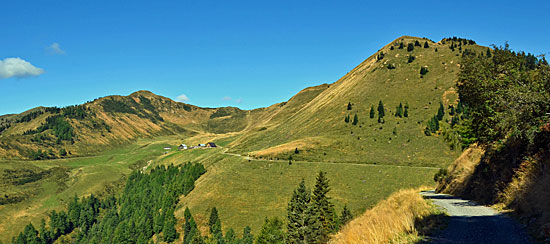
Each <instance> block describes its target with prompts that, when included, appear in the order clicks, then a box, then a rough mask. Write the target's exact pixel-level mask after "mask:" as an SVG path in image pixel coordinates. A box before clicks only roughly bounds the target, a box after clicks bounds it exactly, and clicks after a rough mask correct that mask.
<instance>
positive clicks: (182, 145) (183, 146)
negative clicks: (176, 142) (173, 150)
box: [178, 144, 187, 150]
mask: <svg viewBox="0 0 550 244" xmlns="http://www.w3.org/2000/svg"><path fill="white" fill-rule="evenodd" d="M178 149H179V150H187V145H185V144H181V145H180V146H179V147H178Z"/></svg>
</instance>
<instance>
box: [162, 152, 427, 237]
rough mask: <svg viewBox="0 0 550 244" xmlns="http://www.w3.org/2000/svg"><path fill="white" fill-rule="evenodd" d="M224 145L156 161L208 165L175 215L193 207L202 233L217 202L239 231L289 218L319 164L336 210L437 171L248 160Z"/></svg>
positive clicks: (361, 205)
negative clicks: (300, 188) (297, 191)
mask: <svg viewBox="0 0 550 244" xmlns="http://www.w3.org/2000/svg"><path fill="white" fill-rule="evenodd" d="M223 151H224V149H223V148H217V149H195V150H187V151H181V152H175V153H172V154H170V155H169V156H166V157H164V158H163V159H161V160H159V161H157V162H156V163H155V164H179V163H183V162H187V161H194V162H202V163H204V164H205V165H206V166H207V173H206V174H205V175H204V176H202V177H201V178H200V179H199V180H198V181H197V184H196V188H195V189H194V190H193V191H192V192H191V193H190V194H189V195H188V196H186V197H182V198H181V199H180V200H181V201H180V205H179V208H178V210H177V211H176V216H177V217H178V218H180V221H183V219H182V218H183V210H184V209H185V207H189V208H190V209H191V212H192V213H193V215H194V217H195V219H196V220H197V222H198V223H199V225H200V226H201V231H202V232H203V233H207V228H206V221H207V218H208V216H209V211H210V209H211V208H212V207H216V208H217V209H218V211H219V214H220V218H221V220H222V225H223V227H224V228H228V227H231V228H234V229H235V230H236V231H237V232H238V233H240V232H241V231H242V228H244V226H246V225H249V226H250V227H252V230H253V232H254V233H257V231H259V228H260V227H261V224H262V223H263V219H264V218H265V217H273V216H278V217H280V218H284V217H285V216H286V207H287V203H288V201H289V200H290V197H291V195H292V191H293V190H294V188H296V187H297V185H298V183H299V182H300V180H301V179H302V178H304V179H305V180H306V184H307V185H308V186H309V187H312V186H313V184H314V180H315V176H316V175H317V173H318V172H319V171H320V170H322V171H326V172H328V178H329V179H330V186H331V188H332V190H331V192H330V193H329V195H330V197H332V198H333V203H334V204H335V206H336V209H337V211H338V212H340V211H341V209H342V207H343V205H344V204H347V205H348V206H349V207H351V209H352V212H353V213H354V214H355V215H359V214H360V213H363V212H364V211H365V209H367V208H370V207H372V206H374V205H375V204H376V203H377V202H378V201H380V200H381V199H384V198H386V197H387V196H389V195H390V194H391V193H393V192H395V191H397V190H399V189H403V188H413V187H418V186H421V185H428V186H433V185H434V182H433V180H432V178H433V174H434V173H435V172H436V171H437V169H434V168H422V167H399V166H391V165H370V164H345V163H327V162H293V163H292V165H289V164H288V162H284V161H283V162H281V161H261V160H251V161H248V160H247V159H245V158H243V157H237V156H233V155H227V154H223Z"/></svg>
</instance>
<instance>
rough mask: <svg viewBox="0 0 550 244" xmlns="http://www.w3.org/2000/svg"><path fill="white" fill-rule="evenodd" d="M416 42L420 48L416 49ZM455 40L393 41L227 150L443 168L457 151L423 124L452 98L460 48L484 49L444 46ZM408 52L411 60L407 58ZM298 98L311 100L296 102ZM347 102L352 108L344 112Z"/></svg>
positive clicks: (305, 93) (283, 109)
mask: <svg viewBox="0 0 550 244" xmlns="http://www.w3.org/2000/svg"><path fill="white" fill-rule="evenodd" d="M416 41H418V42H419V43H420V46H414V43H415V42H416ZM401 43H403V45H404V47H403V48H402V49H400V48H399V46H400V44H401ZM425 43H427V45H428V46H427V47H424V44H425ZM457 43H458V42H452V41H442V42H438V43H434V42H432V41H430V40H427V39H422V38H416V37H407V36H405V37H401V38H398V39H396V40H395V41H393V42H391V43H390V44H388V45H386V46H385V47H383V48H382V49H380V50H379V51H378V52H377V53H376V54H374V55H372V56H371V57H369V58H368V59H366V60H365V61H364V62H362V63H361V64H360V65H358V66H357V67H356V68H354V69H353V70H352V71H350V72H349V73H348V74H347V75H345V76H344V77H342V78H341V79H340V80H338V81H336V82H335V83H333V84H330V85H324V86H322V88H320V87H314V88H308V89H305V90H304V91H302V92H301V93H299V94H297V95H296V96H295V97H294V98H293V99H291V100H289V102H288V103H286V104H281V109H280V111H279V112H278V114H280V115H282V116H274V117H272V118H271V119H270V120H268V121H266V122H265V123H264V125H263V127H261V128H262V129H263V130H259V131H248V132H246V133H245V134H244V135H243V137H242V138H240V139H238V140H236V141H235V142H234V143H232V144H231V145H230V146H232V151H234V152H238V153H250V154H252V155H257V156H261V157H268V158H269V157H271V158H288V156H289V155H290V154H292V152H293V151H294V149H295V148H296V147H298V148H299V149H302V150H301V151H300V154H299V155H293V157H294V158H296V157H298V158H299V159H304V160H315V161H329V162H331V161H334V162H366V163H384V164H396V165H426V166H437V165H446V164H447V163H448V162H449V161H450V160H452V159H453V158H455V157H456V156H458V153H457V152H454V151H451V150H449V149H448V148H447V147H445V146H444V145H443V144H442V143H441V140H440V139H439V138H437V137H436V136H432V137H426V136H425V135H424V133H423V129H424V128H425V125H426V123H427V121H428V120H429V119H430V118H431V117H433V115H434V114H436V113H437V109H438V107H439V103H440V102H443V103H444V105H445V106H447V105H449V104H452V103H455V102H456V99H457V95H456V92H455V88H454V85H455V82H456V78H457V73H458V71H459V69H460V64H459V62H460V60H461V56H462V52H463V51H464V50H466V49H470V50H473V51H475V52H477V53H481V52H483V51H484V50H486V48H484V47H481V46H477V45H475V44H473V43H469V44H462V42H461V48H460V49H461V50H463V51H460V50H459V49H458V48H454V51H453V50H451V49H450V46H451V45H453V47H454V45H457ZM408 44H413V50H411V51H408V50H407V46H408ZM436 49H437V51H436ZM382 54H383V57H382ZM409 56H413V57H415V58H414V60H412V61H411V62H409V60H410V59H409ZM421 67H427V69H428V70H429V71H428V73H427V74H425V75H421V74H420V69H421ZM300 96H308V97H311V98H312V99H303V101H300V100H301V99H299V98H300ZM294 100H298V101H297V102H295V101H294ZM379 101H382V102H383V104H384V107H385V114H386V116H385V117H384V121H385V122H384V123H378V121H377V115H375V118H372V119H371V118H370V116H369V112H370V108H371V106H374V109H375V110H376V109H377V106H378V103H379ZM306 102H307V103H306ZM296 103H298V105H297V104H296ZM304 103H305V104H304ZM348 103H351V105H352V106H351V107H352V109H351V110H347V104H348ZM400 103H401V104H402V105H403V106H404V105H405V104H408V105H409V111H408V114H409V116H408V117H406V118H405V117H403V118H398V117H395V116H394V113H395V112H396V107H397V106H398V105H399V104H400ZM355 114H357V116H358V119H359V120H358V121H359V122H358V124H357V125H352V123H345V122H344V118H345V117H346V116H348V115H349V116H350V117H351V118H353V117H354V115H355ZM394 131H395V133H394Z"/></svg>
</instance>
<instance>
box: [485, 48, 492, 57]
mask: <svg viewBox="0 0 550 244" xmlns="http://www.w3.org/2000/svg"><path fill="white" fill-rule="evenodd" d="M486 56H487V57H488V58H490V57H491V49H490V48H487V55H486Z"/></svg>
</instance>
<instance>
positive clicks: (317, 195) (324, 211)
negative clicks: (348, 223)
mask: <svg viewBox="0 0 550 244" xmlns="http://www.w3.org/2000/svg"><path fill="white" fill-rule="evenodd" d="M329 191H330V186H329V180H328V178H327V177H326V173H325V172H323V171H320V172H319V174H318V175H317V178H316V182H315V189H314V190H313V193H312V195H311V205H312V207H313V209H314V211H315V209H317V211H319V221H320V223H321V226H322V228H321V231H320V240H321V242H322V243H325V242H327V241H328V235H329V234H331V233H334V232H335V231H336V230H337V229H338V226H337V225H336V222H335V219H334V205H333V204H332V203H331V202H330V197H328V196H327V193H328V192H329Z"/></svg>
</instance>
